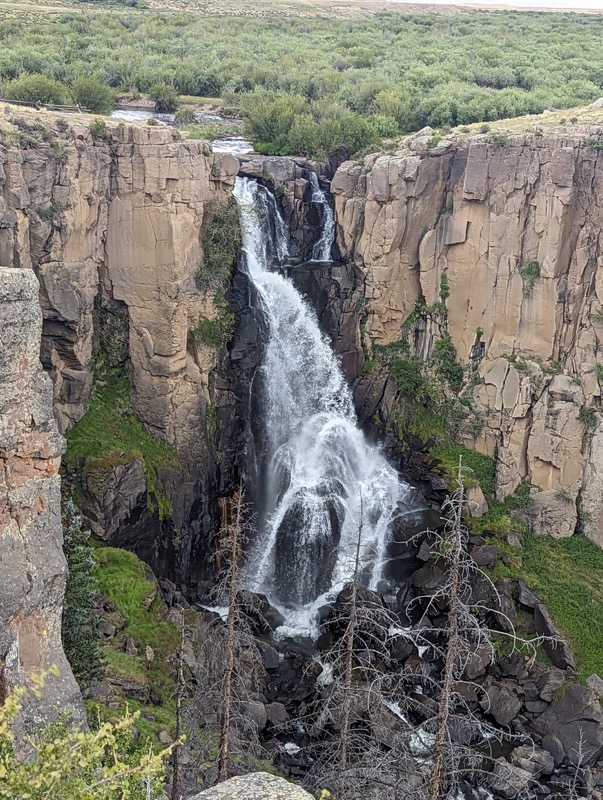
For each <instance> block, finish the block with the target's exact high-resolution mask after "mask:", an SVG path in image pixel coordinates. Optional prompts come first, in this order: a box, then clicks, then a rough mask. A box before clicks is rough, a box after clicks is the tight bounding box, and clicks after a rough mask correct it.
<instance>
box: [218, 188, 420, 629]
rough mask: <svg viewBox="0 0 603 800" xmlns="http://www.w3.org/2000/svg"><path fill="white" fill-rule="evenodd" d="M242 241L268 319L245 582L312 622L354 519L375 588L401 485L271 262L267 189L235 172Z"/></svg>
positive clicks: (309, 313) (331, 586) (353, 533)
mask: <svg viewBox="0 0 603 800" xmlns="http://www.w3.org/2000/svg"><path fill="white" fill-rule="evenodd" d="M234 196H235V198H236V200H237V202H238V204H239V213H240V218H241V225H242V233H243V251H244V254H245V260H246V265H247V269H248V272H249V276H250V278H251V281H252V282H253V284H254V286H255V289H256V291H257V295H258V298H259V302H260V304H261V310H262V314H263V315H264V317H265V320H266V322H267V328H268V340H267V342H266V349H265V356H264V363H263V365H262V367H261V369H262V370H263V378H264V381H263V382H264V385H265V395H266V396H265V398H264V402H265V407H264V414H265V420H264V421H265V426H264V428H265V438H266V441H265V442H263V443H262V445H263V447H264V449H265V451H266V455H267V457H266V459H265V461H264V463H265V464H266V465H267V466H266V467H265V469H264V472H265V474H262V475H260V476H259V481H260V482H261V483H262V487H263V489H264V493H265V501H264V502H265V506H266V508H265V514H264V519H263V523H262V527H261V528H260V530H259V531H258V535H257V538H256V542H255V548H254V550H253V552H252V553H251V561H250V568H249V570H248V576H247V583H248V585H249V588H251V589H253V590H255V591H262V592H265V593H266V594H267V595H268V596H269V597H270V599H271V601H272V602H273V603H275V605H277V606H278V607H279V608H280V609H281V610H282V611H283V613H284V614H285V616H286V625H285V628H284V630H286V631H288V632H294V633H299V632H301V631H303V630H311V629H312V627H313V624H312V621H313V618H314V615H315V611H316V609H317V608H318V607H320V605H322V604H323V603H324V602H325V597H326V596H327V595H330V594H332V593H333V592H336V591H338V590H339V589H341V588H342V586H343V585H344V584H345V581H346V580H349V578H350V577H351V575H352V573H353V570H354V561H353V557H354V553H355V544H356V540H357V536H358V530H359V526H360V525H362V544H361V560H362V567H363V578H364V580H365V583H367V584H368V585H369V586H372V587H376V586H377V585H378V583H379V581H380V579H381V577H382V573H383V567H384V564H385V561H386V546H387V541H388V528H389V526H390V523H391V522H392V519H393V518H394V517H395V516H396V514H397V512H398V511H399V510H400V506H401V504H404V501H406V500H408V499H409V494H410V491H409V487H408V486H407V485H406V484H404V483H402V482H400V480H399V478H398V475H397V473H396V471H395V470H394V469H392V468H391V467H390V466H389V464H388V463H387V462H386V461H385V459H384V458H383V456H382V455H381V454H380V452H379V451H378V450H377V449H376V448H375V447H372V446H371V445H370V444H369V443H368V442H367V441H366V439H365V437H364V435H363V433H362V432H361V431H360V429H359V428H358V426H357V421H356V415H355V412H354V406H353V402H352V395H351V392H350V390H349V388H348V386H347V384H346V381H345V378H344V376H343V374H342V371H341V368H340V365H339V363H338V361H337V359H336V357H335V356H334V354H333V352H332V350H331V347H330V344H329V343H328V341H327V340H326V338H325V337H324V335H323V334H322V333H321V331H320V329H319V326H318V321H317V319H316V315H315V313H314V311H313V310H312V309H311V308H310V306H309V305H308V304H307V303H306V302H305V300H304V299H303V298H302V297H301V295H300V293H299V292H298V291H297V289H296V288H295V286H294V285H293V283H292V282H291V280H289V279H288V278H285V277H284V276H283V275H281V274H279V273H278V272H274V271H272V266H273V264H274V263H275V262H277V263H282V262H283V260H284V259H285V258H286V253H287V237H286V231H285V228H284V225H283V223H282V220H281V219H280V216H279V213H278V209H277V206H276V202H275V200H274V197H273V196H272V195H271V194H270V193H269V192H268V191H267V190H266V189H265V188H264V187H262V186H259V185H258V184H257V183H256V182H254V181H251V180H249V179H243V178H237V181H236V186H235V190H234Z"/></svg>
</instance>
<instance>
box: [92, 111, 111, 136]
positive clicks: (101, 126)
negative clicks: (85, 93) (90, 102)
mask: <svg viewBox="0 0 603 800" xmlns="http://www.w3.org/2000/svg"><path fill="white" fill-rule="evenodd" d="M90 134H91V135H92V138H93V139H94V140H95V141H101V142H104V141H106V140H107V139H108V138H109V133H108V131H107V124H106V123H105V120H104V119H101V118H100V117H97V118H96V119H93V120H92V122H91V123H90Z"/></svg>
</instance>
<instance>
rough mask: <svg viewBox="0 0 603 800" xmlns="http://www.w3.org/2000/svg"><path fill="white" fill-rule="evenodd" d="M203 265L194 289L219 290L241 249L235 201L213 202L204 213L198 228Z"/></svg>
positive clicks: (197, 273) (225, 283)
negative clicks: (199, 228)
mask: <svg viewBox="0 0 603 800" xmlns="http://www.w3.org/2000/svg"><path fill="white" fill-rule="evenodd" d="M201 235H202V241H203V262H202V263H201V264H200V266H199V268H198V270H197V272H196V274H195V282H196V284H197V288H199V289H202V290H207V289H214V290H219V289H223V288H224V287H225V286H226V285H227V284H228V282H229V280H230V275H231V272H232V268H233V266H234V265H235V263H236V260H237V258H238V256H239V251H240V249H241V226H240V223H239V210H238V207H237V204H236V201H235V200H234V199H233V198H232V197H231V198H230V199H229V200H228V202H227V203H213V204H211V205H209V206H208V207H207V209H206V211H205V218H204V220H203V229H202V234H201Z"/></svg>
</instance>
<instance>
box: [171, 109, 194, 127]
mask: <svg viewBox="0 0 603 800" xmlns="http://www.w3.org/2000/svg"><path fill="white" fill-rule="evenodd" d="M196 119H197V115H196V114H195V110H194V109H193V108H181V109H179V110H178V111H176V119H175V121H176V122H177V123H178V125H187V124H190V123H193V122H195V121H196Z"/></svg>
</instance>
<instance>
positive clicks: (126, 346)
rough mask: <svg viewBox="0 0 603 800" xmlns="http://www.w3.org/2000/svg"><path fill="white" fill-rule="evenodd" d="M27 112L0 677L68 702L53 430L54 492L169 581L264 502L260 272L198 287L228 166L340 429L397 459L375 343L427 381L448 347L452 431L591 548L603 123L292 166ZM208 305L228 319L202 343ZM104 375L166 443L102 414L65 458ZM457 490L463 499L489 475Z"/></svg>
mask: <svg viewBox="0 0 603 800" xmlns="http://www.w3.org/2000/svg"><path fill="white" fill-rule="evenodd" d="M34 117H35V115H32V114H29V113H25V112H24V114H23V115H21V116H19V117H17V118H16V121H14V127H15V131H16V132H17V137H19V136H21V138H17V139H16V141H14V142H13V143H7V144H0V268H1V269H0V300H1V305H0V323H1V328H2V341H1V343H0V344H1V350H0V407H1V408H2V413H3V428H2V429H0V464H1V466H2V472H1V473H0V475H1V476H2V477H1V482H0V521H1V523H2V535H3V537H5V540H6V541H10V542H11V553H13V554H14V555H15V558H14V560H9V559H7V558H3V559H2V560H1V561H0V567H1V569H2V574H3V577H4V580H3V586H4V587H5V588H6V592H7V594H6V597H7V600H6V602H2V603H1V604H0V605H1V609H2V610H1V612H0V634H1V637H0V692H3V691H6V690H7V689H9V688H10V687H11V686H12V685H14V684H16V683H20V682H23V681H24V680H25V679H26V677H27V676H28V675H31V674H32V673H35V671H36V670H39V669H41V668H44V667H46V666H50V665H51V664H52V663H57V664H58V665H59V667H60V676H61V677H60V680H59V679H57V686H56V688H54V689H53V691H51V692H49V693H48V696H49V698H50V700H49V702H51V703H53V704H55V706H60V705H64V704H67V705H71V706H73V707H74V708H76V709H78V713H81V711H79V709H80V706H79V700H78V691H77V686H76V684H75V682H74V681H73V680H72V677H71V675H70V670H69V669H68V667H67V664H66V662H65V660H64V655H63V654H62V649H61V645H60V606H61V597H62V592H63V587H64V581H65V563H64V559H63V557H62V553H61V549H60V544H61V533H60V478H59V464H60V459H61V456H62V455H63V453H64V451H65V440H64V437H65V436H66V437H67V441H68V442H69V450H68V451H67V456H66V457H65V459H64V465H63V486H64V487H65V489H66V490H69V491H71V492H72V493H73V495H74V496H75V497H76V498H77V500H78V504H79V506H80V508H81V511H82V514H83V517H84V520H85V522H86V524H87V525H89V526H90V528H91V530H92V531H93V533H94V534H95V536H97V537H98V538H99V539H101V540H103V541H104V542H106V543H108V544H111V545H114V546H119V547H126V548H128V549H131V550H133V551H134V552H136V553H137V555H139V556H140V557H141V558H142V559H143V560H144V561H145V562H146V563H147V564H149V565H150V567H151V568H152V570H153V571H154V573H155V574H156V575H157V576H158V577H159V578H161V579H168V580H169V581H174V582H175V583H177V584H178V585H179V586H180V588H182V589H183V592H184V593H185V594H188V596H189V599H190V598H191V597H193V598H194V597H195V596H196V594H197V593H198V594H199V595H200V594H202V593H203V592H204V591H205V587H206V585H207V582H208V578H209V577H210V576H211V556H212V551H213V548H214V544H215V539H216V537H217V534H218V531H219V529H220V525H221V522H223V519H224V509H225V507H226V504H227V502H228V499H229V498H230V497H231V496H232V495H233V493H234V492H235V491H236V488H237V487H238V486H239V484H240V483H241V481H243V482H245V483H247V484H248V485H249V487H250V489H249V493H250V500H251V502H252V503H255V504H256V505H257V504H258V502H259V501H258V498H257V497H256V496H254V485H253V478H254V463H255V462H254V458H253V457H252V456H254V455H256V453H255V452H253V453H250V450H253V442H254V419H255V418H256V417H257V414H256V412H257V408H254V405H253V404H254V402H256V403H257V402H258V400H257V397H255V398H254V396H253V393H252V392H251V391H250V386H251V385H252V384H253V382H254V381H255V380H256V377H257V373H258V370H259V368H260V365H261V363H262V358H263V354H264V351H263V344H262V325H263V324H264V323H263V321H262V319H261V317H260V316H259V315H258V313H257V303H256V302H255V300H256V299H257V297H256V295H255V293H256V292H257V288H256V287H254V285H253V282H252V281H250V279H249V275H247V274H246V273H245V271H244V270H241V269H238V268H235V269H234V271H233V273H232V278H231V280H230V282H229V285H228V286H227V287H225V294H224V292H223V288H224V287H222V286H220V285H219V284H218V283H216V282H215V281H213V280H204V281H200V280H199V271H200V269H202V267H203V264H204V260H205V259H206V257H207V253H206V252H204V245H203V241H204V240H203V230H204V224H207V220H208V219H210V217H211V214H212V213H213V211H212V210H214V209H216V208H222V209H223V208H226V207H227V206H228V204H229V203H230V202H231V200H230V198H231V195H232V192H233V188H234V187H235V181H236V179H237V176H242V177H243V178H247V179H252V180H256V181H257V182H258V183H260V184H261V185H263V186H264V187H265V188H267V189H268V190H269V191H270V192H271V193H272V195H273V197H274V198H275V200H276V203H277V204H278V208H279V210H280V214H281V215H282V219H283V221H284V224H285V227H286V229H287V230H288V233H289V242H290V256H291V263H289V264H288V265H285V266H283V267H282V271H283V272H284V273H285V274H286V275H287V276H288V277H289V278H290V279H291V281H292V282H293V284H294V285H295V286H296V287H297V289H298V290H299V291H300V292H301V293H302V294H303V295H305V296H306V297H307V298H308V300H309V303H310V305H311V306H312V307H313V308H314V310H315V311H316V314H317V317H318V320H319V323H320V326H321V329H322V331H323V332H324V334H325V335H326V336H327V337H328V338H329V340H330V342H331V343H332V345H333V348H334V350H335V352H336V353H337V355H338V356H339V358H340V363H341V368H342V370H343V373H344V375H345V378H346V379H347V383H348V385H349V386H350V388H351V391H352V394H353V400H354V406H355V410H356V413H357V415H358V420H359V423H360V426H361V427H362V428H363V429H364V431H365V432H366V433H367V435H368V436H370V437H372V438H373V439H375V440H381V441H383V442H384V452H385V454H386V455H388V457H389V458H390V462H391V463H393V465H394V466H395V467H396V468H400V469H401V470H402V472H403V474H404V469H405V467H406V466H408V463H409V461H412V459H413V455H412V452H411V453H410V454H409V450H410V451H412V450H413V447H414V448H415V449H417V450H419V451H422V450H424V446H425V442H424V441H418V440H420V439H421V436H420V434H421V431H419V432H415V431H411V430H409V431H405V430H404V429H403V425H404V423H403V420H404V419H405V417H404V409H405V407H406V406H408V404H409V398H408V396H405V392H404V388H403V387H401V385H400V382H399V381H397V380H396V376H395V374H394V373H393V370H392V361H391V360H390V359H389V356H388V355H387V354H391V353H394V354H395V358H396V359H399V360H402V361H405V360H408V359H414V360H416V362H418V363H420V364H421V365H423V368H424V370H425V374H426V375H427V376H428V377H429V380H433V381H436V380H437V374H436V373H437V369H435V367H434V364H435V361H434V358H435V354H437V352H438V351H437V345H438V342H441V341H442V340H445V341H449V342H450V344H451V345H452V347H453V349H454V354H455V355H454V357H455V363H457V364H458V365H460V367H461V368H462V369H461V373H462V377H461V379H460V381H459V384H458V386H457V388H456V390H453V389H452V388H451V386H450V385H444V383H442V385H441V386H440V385H438V387H437V389H438V392H440V393H441V394H442V395H443V396H444V397H445V398H446V399H447V400H448V401H451V402H452V401H454V398H455V395H458V396H459V397H462V398H463V399H464V403H463V408H464V409H466V412H464V413H465V416H463V418H462V419H461V421H460V423H459V428H458V442H459V443H460V444H462V445H463V446H464V447H465V448H467V449H468V450H476V451H478V452H479V453H481V454H483V455H485V456H488V457H491V458H493V459H494V460H495V464H496V466H495V487H494V495H495V497H496V498H497V499H498V500H499V501H502V500H504V499H505V498H508V497H511V496H512V495H514V493H515V492H516V491H517V490H518V487H520V485H524V486H528V489H529V493H530V512H529V513H530V525H531V528H532V530H533V531H534V532H535V533H537V534H546V535H551V536H554V537H569V536H574V535H584V536H586V537H588V538H590V539H592V540H593V541H594V542H596V543H597V544H598V545H599V546H603V500H602V497H603V491H602V490H603V485H602V483H601V482H602V481H603V478H602V477H601V474H600V473H601V468H600V467H601V460H602V459H603V425H602V424H601V415H600V404H601V390H600V379H602V380H603V356H602V355H601V337H603V288H602V284H601V280H602V275H603V273H602V272H601V270H602V269H603V252H602V245H601V243H600V230H601V222H602V216H603V210H602V208H601V199H600V198H601V183H602V181H603V164H602V163H601V158H602V156H601V149H600V148H599V147H597V146H596V143H597V142H598V141H599V140H598V139H597V138H596V137H597V136H598V135H599V133H600V132H599V129H598V128H596V127H594V126H589V127H586V126H584V127H581V126H572V127H571V128H569V127H567V128H563V127H559V128H552V129H550V130H547V131H546V132H544V133H542V132H538V131H536V132H533V133H527V134H516V135H510V136H507V137H504V139H501V138H498V139H497V138H496V137H494V136H491V135H488V134H481V135H477V136H471V137H469V136H466V135H463V134H461V133H458V132H454V133H452V134H449V135H448V136H445V137H444V138H441V137H439V136H436V135H435V134H434V131H431V130H429V129H426V130H424V131H420V132H419V133H417V134H415V135H413V136H411V137H408V138H407V139H405V140H403V141H402V142H400V143H399V144H397V145H396V146H395V147H394V146H392V147H391V148H390V149H389V151H388V152H387V153H383V154H372V155H368V156H366V157H365V158H364V159H363V160H362V161H342V159H336V160H333V161H332V162H327V163H319V164H309V163H308V162H306V161H305V160H303V159H293V158H279V157H262V156H257V155H251V156H245V157H241V158H237V157H235V156H233V155H230V154H218V153H216V154H214V153H212V151H211V148H210V147H209V145H208V143H206V142H202V141H195V140H188V139H186V138H182V137H181V136H180V134H178V132H177V131H174V130H172V129H171V128H168V127H162V126H145V125H127V126H124V125H119V124H113V123H109V124H108V125H107V131H106V136H103V137H100V138H95V137H94V135H93V133H92V132H91V130H90V127H89V126H88V125H87V124H86V123H85V121H84V119H83V118H82V119H80V118H74V120H73V121H72V122H71V123H66V122H65V121H64V120H60V119H59V118H55V117H54V116H53V115H47V119H46V120H45V121H44V124H43V126H42V128H43V131H42V130H41V129H40V127H39V126H40V124H41V123H39V122H37V121H36V120H35V118H34ZM19 120H21V121H19ZM36 125H37V126H38V127H35V126H36ZM24 133H27V134H28V135H29V136H32V135H35V136H37V135H38V134H39V135H40V141H39V142H38V143H37V144H36V146H31V144H28V140H26V139H25V138H24V137H23V134H24ZM316 176H318V177H319V178H320V182H321V185H322V186H324V187H327V186H330V192H331V194H332V197H333V201H334V223H335V228H334V233H335V243H334V246H333V249H332V255H333V258H334V261H333V263H329V264H326V263H308V262H309V261H310V260H311V258H312V255H313V253H315V252H316V247H317V246H318V245H320V244H321V242H320V236H318V237H317V227H318V226H319V223H321V221H322V215H323V214H324V213H325V210H324V208H321V204H320V203H317V201H316V185H317V177H316ZM319 233H320V232H319ZM323 250H324V247H323ZM38 287H39V293H38ZM226 315H231V316H232V319H231V320H230V322H229V323H228V325H227V327H226V328H225V330H226V331H227V333H226V334H224V335H221V336H220V337H219V338H214V339H208V338H207V337H203V336H199V335H197V333H198V332H199V331H200V330H202V326H203V324H207V323H215V324H216V325H222V324H226V323H225V320H226ZM229 325H230V327H228V326H229ZM221 330H222V329H221ZM196 332H197V333H196ZM413 363H415V362H414V361H413ZM42 368H43V369H42ZM112 370H113V371H115V370H117V371H119V374H120V376H122V377H124V376H125V378H126V381H125V384H124V385H126V386H127V391H128V393H129V398H128V399H127V401H124V407H123V409H122V410H121V411H120V413H121V414H122V416H123V417H124V418H126V420H128V419H130V418H136V419H137V420H138V421H139V422H140V423H141V424H142V426H143V431H145V432H146V435H147V436H149V437H151V438H152V439H154V440H157V441H159V442H162V443H163V444H164V445H165V449H163V450H162V451H161V452H162V454H163V456H162V458H163V460H161V459H160V460H159V462H157V461H155V462H153V463H152V464H151V463H150V462H148V463H147V461H146V460H145V456H144V453H142V454H141V452H139V451H138V450H137V448H136V447H133V448H131V449H130V450H127V449H124V448H122V449H117V450H116V449H115V448H114V447H112V446H111V431H110V430H109V431H106V432H105V433H106V441H107V442H108V444H107V452H106V453H101V454H99V453H97V452H96V451H95V452H94V453H93V454H90V453H88V452H86V451H85V450H81V452H80V451H79V450H77V443H78V439H77V432H78V430H81V428H78V423H80V421H82V420H83V418H84V417H85V415H86V412H87V411H88V409H89V408H92V412H94V408H95V406H94V397H95V394H94V393H97V395H96V396H100V395H101V394H102V392H103V391H104V390H105V389H106V388H107V380H108V379H107V377H106V376H107V375H110V374H112V372H111V371H112ZM122 399H123V398H122ZM128 403H131V406H130V405H129V404H128ZM92 412H91V413H92ZM4 420H6V423H5V422H4ZM409 442H410V444H409ZM141 448H142V446H141ZM434 470H435V473H436V478H435V479H434V478H433V475H432V474H431V473H433V472H434ZM420 472H421V474H420V480H419V481H417V483H418V484H420V486H419V489H420V491H421V492H422V493H423V496H424V498H425V502H426V503H427V504H428V505H430V506H432V507H434V508H435V507H436V506H437V502H438V498H439V499H441V498H442V497H443V496H444V494H445V490H446V488H447V487H446V480H444V478H443V477H442V473H441V470H440V471H438V468H437V464H434V463H433V459H432V460H431V461H430V460H429V459H427V460H426V466H422V467H421V470H420ZM415 477H416V476H415ZM412 479H413V475H412V474H410V475H409V480H412ZM470 491H471V497H472V499H473V500H475V501H476V503H475V505H476V509H475V511H476V513H479V514H483V513H484V511H485V510H486V509H487V502H486V499H485V497H484V495H483V493H482V492H481V490H480V489H479V487H477V486H472V487H471V490H470ZM13 543H14V544H13ZM23 576H26V577H27V581H24V579H23ZM9 597H10V602H9V600H8V598H9ZM585 691H586V690H585ZM589 691H590V690H589ZM593 697H594V695H593ZM587 699H588V698H587ZM588 701H589V702H590V700H589V699H588ZM585 703H586V700H585ZM43 713H46V712H43ZM46 715H47V716H48V717H52V716H53V715H52V711H49V712H48V713H47V714H46ZM597 736H598V734H597ZM596 741H597V743H598V744H600V742H599V739H596ZM598 744H597V746H598Z"/></svg>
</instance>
